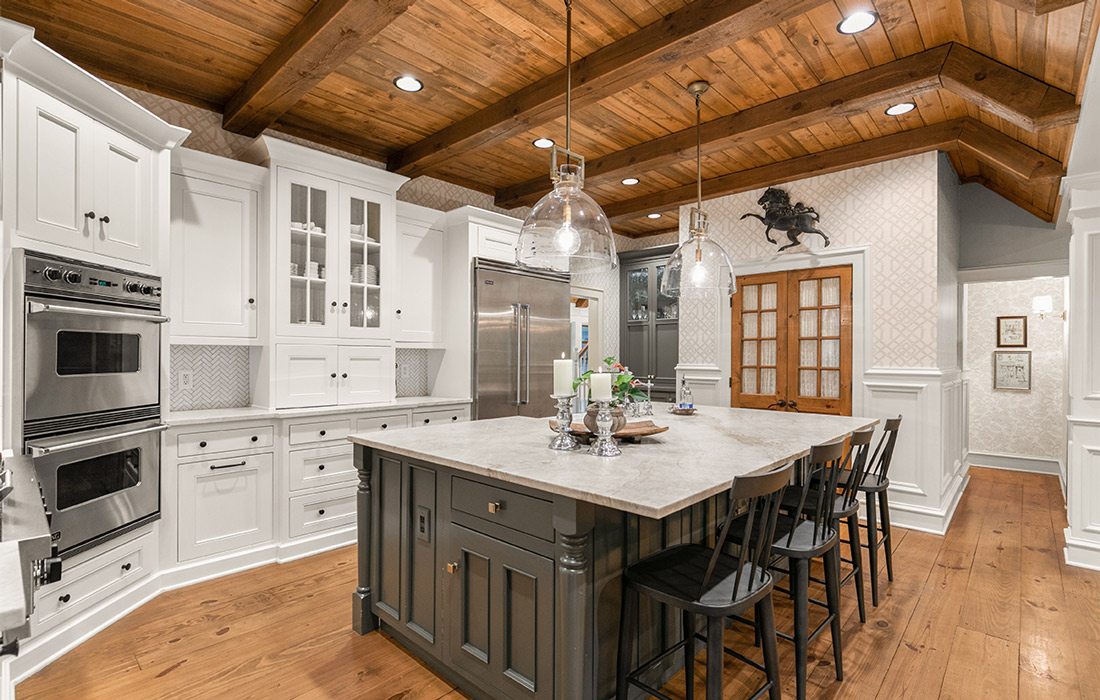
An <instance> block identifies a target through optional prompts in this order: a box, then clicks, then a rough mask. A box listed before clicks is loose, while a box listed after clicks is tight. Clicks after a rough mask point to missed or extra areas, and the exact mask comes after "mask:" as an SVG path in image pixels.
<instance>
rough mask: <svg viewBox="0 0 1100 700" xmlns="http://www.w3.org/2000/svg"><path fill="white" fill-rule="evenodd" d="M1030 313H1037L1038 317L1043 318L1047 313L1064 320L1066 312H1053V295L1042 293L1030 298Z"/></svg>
mask: <svg viewBox="0 0 1100 700" xmlns="http://www.w3.org/2000/svg"><path fill="white" fill-rule="evenodd" d="M1031 313H1033V314H1037V315H1038V316H1039V318H1041V319H1045V318H1046V317H1047V316H1048V315H1052V314H1053V315H1055V316H1057V317H1058V318H1061V319H1062V320H1063V321H1065V320H1066V312H1065V311H1063V312H1061V313H1059V314H1054V297H1052V296H1050V295H1044V296H1041V297H1033V298H1032V300H1031Z"/></svg>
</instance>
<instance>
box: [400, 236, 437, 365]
mask: <svg viewBox="0 0 1100 700" xmlns="http://www.w3.org/2000/svg"><path fill="white" fill-rule="evenodd" d="M444 235H445V234H444V232H443V231H442V230H441V229H438V228H432V227H430V226H429V225H427V224H424V223H421V222H418V221H413V220H409V219H398V221H397V241H398V244H397V249H398V262H397V267H398V274H397V284H398V298H397V309H396V310H395V311H394V340H396V341H397V342H398V343H408V344H416V345H427V346H433V345H438V344H441V343H442V342H443V306H444V298H443V237H444Z"/></svg>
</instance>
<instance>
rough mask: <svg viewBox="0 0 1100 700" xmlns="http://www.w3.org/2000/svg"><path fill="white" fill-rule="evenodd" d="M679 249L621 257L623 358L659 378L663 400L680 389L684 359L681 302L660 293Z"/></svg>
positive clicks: (657, 392)
mask: <svg viewBox="0 0 1100 700" xmlns="http://www.w3.org/2000/svg"><path fill="white" fill-rule="evenodd" d="M673 250H675V247H674V246H663V247H661V248H651V249H648V250H645V251H632V252H629V253H623V254H622V255H620V256H619V259H620V263H621V264H620V269H621V272H620V274H621V279H620V282H619V289H620V294H621V300H620V306H619V309H620V315H621V318H620V320H619V333H620V339H619V354H620V357H619V359H620V361H621V362H622V363H623V364H624V365H626V366H627V367H629V368H630V370H631V371H632V372H633V373H634V375H635V376H638V377H649V376H652V377H653V378H654V379H653V392H654V397H655V398H657V399H659V400H660V399H667V398H669V397H671V395H673V394H674V393H675V390H676V363H677V361H678V358H679V333H680V330H679V329H680V304H679V300H678V299H673V298H670V297H666V296H664V295H662V294H661V292H660V289H661V280H662V279H663V278H664V274H665V263H666V261H667V260H668V256H669V255H670V254H671V253H672V251H673Z"/></svg>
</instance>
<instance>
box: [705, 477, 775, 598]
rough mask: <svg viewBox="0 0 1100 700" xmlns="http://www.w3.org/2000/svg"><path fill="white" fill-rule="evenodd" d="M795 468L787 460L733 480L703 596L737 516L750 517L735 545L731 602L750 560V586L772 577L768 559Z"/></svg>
mask: <svg viewBox="0 0 1100 700" xmlns="http://www.w3.org/2000/svg"><path fill="white" fill-rule="evenodd" d="M793 470H794V465H793V464H787V465H785V466H782V467H779V468H777V469H774V470H772V471H770V472H766V473H764V474H752V475H749V476H739V477H737V478H736V479H734V480H733V484H732V485H731V486H730V491H729V510H728V512H727V513H726V519H725V521H724V522H723V523H722V529H721V531H720V532H719V535H718V538H717V539H716V540H715V542H714V552H713V553H712V554H711V556H710V561H709V562H708V564H707V571H706V574H705V575H704V576H703V581H702V584H701V587H700V591H699V596H700V598H701V597H702V595H703V593H704V592H706V591H707V590H709V588H710V583H711V579H712V578H713V576H714V571H715V569H716V567H717V565H718V560H719V557H720V556H721V554H722V552H724V551H725V549H726V541H727V539H728V538H729V533H730V526H731V525H732V523H733V521H734V520H735V519H736V518H737V517H743V518H746V522H745V528H744V530H742V532H743V533H744V535H743V536H742V538H741V543H740V544H739V545H737V544H735V545H734V547H733V549H734V551H735V552H736V554H735V556H736V557H737V561H738V567H737V573H736V574H735V576H734V583H733V588H732V590H731V591H730V599H731V602H732V599H733V597H734V596H735V595H737V592H738V591H739V590H740V589H741V581H742V575H743V573H744V571H745V565H746V564H748V573H749V589H750V590H752V589H756V588H757V587H759V586H762V585H764V584H765V583H766V582H767V581H768V574H767V569H768V561H769V559H770V558H771V549H772V541H773V540H774V538H775V523H776V520H777V518H778V515H779V505H780V503H781V502H782V500H783V490H784V489H785V488H786V487H787V484H789V483H790V481H791V474H792V472H793ZM743 501H747V508H746V509H745V510H741V509H738V508H737V507H736V506H737V504H738V503H740V502H743Z"/></svg>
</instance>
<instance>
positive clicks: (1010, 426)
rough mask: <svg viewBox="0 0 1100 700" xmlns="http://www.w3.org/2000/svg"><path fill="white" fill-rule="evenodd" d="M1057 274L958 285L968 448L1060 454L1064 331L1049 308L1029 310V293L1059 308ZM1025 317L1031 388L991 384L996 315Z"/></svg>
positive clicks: (1061, 282)
mask: <svg viewBox="0 0 1100 700" xmlns="http://www.w3.org/2000/svg"><path fill="white" fill-rule="evenodd" d="M1065 287H1066V281H1065V278H1055V279H1033V280H1024V281H1012V282H983V283H976V284H970V285H967V287H966V365H965V367H966V373H967V376H968V377H969V379H970V450H971V451H972V452H992V453H996V454H1010V455H1016V456H1020V457H1043V458H1047V459H1057V460H1062V463H1063V464H1064V463H1065V459H1066V418H1065V417H1066V409H1065V399H1064V395H1065V388H1064V384H1065V371H1066V360H1065V330H1066V323H1065V321H1063V320H1062V319H1061V318H1060V317H1058V316H1055V315H1052V316H1048V317H1047V318H1044V319H1041V318H1039V317H1038V316H1037V315H1033V314H1032V313H1031V303H1032V299H1033V298H1034V297H1037V296H1048V295H1049V296H1051V297H1052V298H1053V301H1054V311H1055V314H1057V313H1059V312H1061V311H1062V309H1064V308H1065ZM998 316H1027V317H1028V319H1027V330H1028V349H1030V350H1031V391H1027V392H1022V391H1004V390H1000V391H994V389H993V351H994V350H996V349H997V325H996V324H997V317H998Z"/></svg>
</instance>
